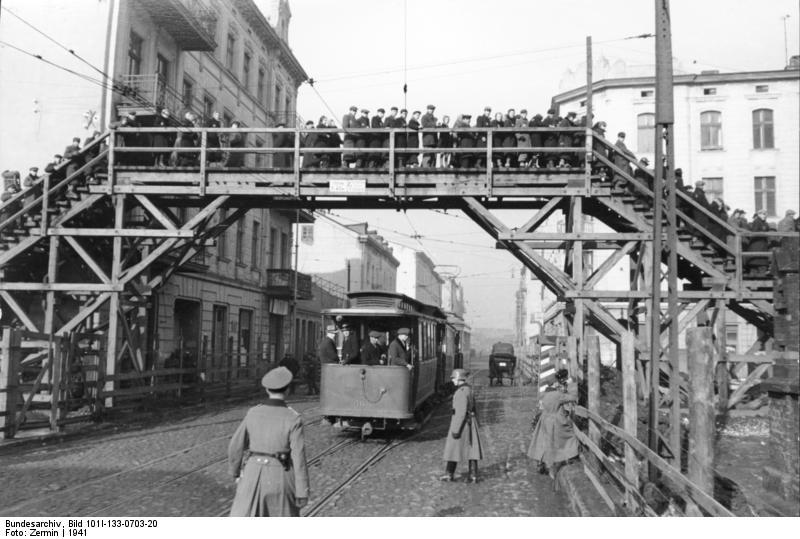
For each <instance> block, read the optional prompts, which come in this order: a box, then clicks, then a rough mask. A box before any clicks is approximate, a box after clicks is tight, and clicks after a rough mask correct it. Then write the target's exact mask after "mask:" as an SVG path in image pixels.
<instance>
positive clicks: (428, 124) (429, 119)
mask: <svg viewBox="0 0 800 539" xmlns="http://www.w3.org/2000/svg"><path fill="white" fill-rule="evenodd" d="M435 110H436V107H434V106H433V105H428V108H427V109H426V112H425V114H423V115H422V120H421V121H422V130H423V133H422V146H423V147H425V148H435V147H436V145H437V143H438V140H437V139H438V137H437V136H436V133H431V132H430V131H429V132H425V129H436V124H437V119H436V116H434V115H433V111H435ZM421 166H423V167H433V166H436V154H435V153H424V154H422V164H421Z"/></svg>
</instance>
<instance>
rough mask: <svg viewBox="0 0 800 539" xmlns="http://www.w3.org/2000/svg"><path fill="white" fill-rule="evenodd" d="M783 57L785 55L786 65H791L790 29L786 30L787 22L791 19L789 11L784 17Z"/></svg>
mask: <svg viewBox="0 0 800 539" xmlns="http://www.w3.org/2000/svg"><path fill="white" fill-rule="evenodd" d="M781 19H783V57H784V64H783V65H784V66H788V65H789V37H788V31H787V30H786V22H787V21H788V20H789V14H788V13H787V14H786V15H784V16H783V17H781Z"/></svg>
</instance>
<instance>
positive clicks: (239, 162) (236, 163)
mask: <svg viewBox="0 0 800 539" xmlns="http://www.w3.org/2000/svg"><path fill="white" fill-rule="evenodd" d="M241 126H242V124H241V123H239V122H238V121H234V122H231V127H233V128H234V129H238V128H240V127H241ZM245 137H247V134H246V133H234V134H233V135H232V136H231V138H230V139H229V141H228V147H230V148H231V149H238V148H244V147H245V146H246V138H245ZM227 166H228V167H229V168H241V167H243V166H244V153H243V152H228V163H227Z"/></svg>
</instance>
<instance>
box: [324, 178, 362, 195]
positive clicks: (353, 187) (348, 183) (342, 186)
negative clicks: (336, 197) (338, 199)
mask: <svg viewBox="0 0 800 539" xmlns="http://www.w3.org/2000/svg"><path fill="white" fill-rule="evenodd" d="M329 189H330V191H331V193H366V192H367V180H331V181H330V187H329Z"/></svg>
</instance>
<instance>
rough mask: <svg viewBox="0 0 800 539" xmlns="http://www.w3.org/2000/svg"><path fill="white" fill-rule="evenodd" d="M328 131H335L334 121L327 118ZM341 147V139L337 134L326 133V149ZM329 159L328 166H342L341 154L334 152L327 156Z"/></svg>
mask: <svg viewBox="0 0 800 539" xmlns="http://www.w3.org/2000/svg"><path fill="white" fill-rule="evenodd" d="M328 129H336V120H334V119H333V118H328ZM341 147H342V137H341V136H340V135H339V133H336V132H331V133H328V148H341ZM328 155H329V156H330V157H329V159H328V162H329V163H330V166H332V167H335V168H339V167H341V166H342V154H341V153H338V152H335V153H330V154H328Z"/></svg>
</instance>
